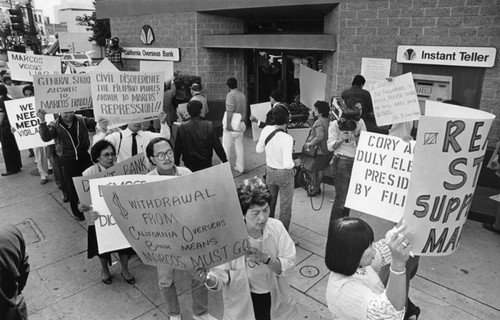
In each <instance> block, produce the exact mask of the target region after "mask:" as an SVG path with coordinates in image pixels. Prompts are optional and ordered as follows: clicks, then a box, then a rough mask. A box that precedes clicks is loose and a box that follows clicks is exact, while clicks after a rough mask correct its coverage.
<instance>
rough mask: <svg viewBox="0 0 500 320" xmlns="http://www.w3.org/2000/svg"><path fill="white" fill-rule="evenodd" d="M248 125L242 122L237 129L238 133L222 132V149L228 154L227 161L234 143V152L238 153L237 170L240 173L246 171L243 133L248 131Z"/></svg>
mask: <svg viewBox="0 0 500 320" xmlns="http://www.w3.org/2000/svg"><path fill="white" fill-rule="evenodd" d="M246 128H247V127H246V125H245V123H244V122H243V121H242V122H240V125H239V126H238V128H237V131H227V130H224V131H223V132H222V147H223V148H224V151H225V152H226V156H227V161H230V160H229V156H230V154H231V148H232V146H233V143H234V151H235V152H236V165H235V166H236V170H237V171H239V172H243V171H245V153H244V149H243V133H244V132H245V130H246Z"/></svg>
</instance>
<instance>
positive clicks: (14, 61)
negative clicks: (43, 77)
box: [7, 51, 61, 82]
mask: <svg viewBox="0 0 500 320" xmlns="http://www.w3.org/2000/svg"><path fill="white" fill-rule="evenodd" d="M7 55H8V58H9V62H7V65H8V66H9V69H10V73H11V77H12V79H13V80H18V81H30V82H31V81H33V76H34V75H35V74H53V73H61V58H60V57H54V56H45V55H34V54H26V53H20V52H14V51H7Z"/></svg>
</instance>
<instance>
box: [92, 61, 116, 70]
mask: <svg viewBox="0 0 500 320" xmlns="http://www.w3.org/2000/svg"><path fill="white" fill-rule="evenodd" d="M94 71H103V72H104V71H110V72H115V71H116V72H119V71H120V70H118V68H117V67H116V66H115V65H114V64H113V63H112V62H111V61H109V59H108V58H104V59H102V61H101V62H99V64H98V65H97V67H96V68H95V69H94Z"/></svg>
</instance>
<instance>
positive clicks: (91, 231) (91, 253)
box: [87, 225, 135, 262]
mask: <svg viewBox="0 0 500 320" xmlns="http://www.w3.org/2000/svg"><path fill="white" fill-rule="evenodd" d="M115 252H116V253H118V254H122V255H125V254H126V255H129V256H132V255H134V254H135V251H134V249H132V248H125V249H121V250H116V251H111V252H104V253H101V254H99V246H98V243H97V234H96V231H95V226H92V225H91V226H89V227H88V232H87V259H92V258H93V257H95V256H98V257H99V258H103V259H106V260H108V261H109V262H111V254H112V253H115Z"/></svg>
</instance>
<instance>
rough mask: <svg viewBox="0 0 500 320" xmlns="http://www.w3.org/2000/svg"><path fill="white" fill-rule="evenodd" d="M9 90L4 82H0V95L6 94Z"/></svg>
mask: <svg viewBox="0 0 500 320" xmlns="http://www.w3.org/2000/svg"><path fill="white" fill-rule="evenodd" d="M8 93H9V92H8V91H7V87H6V86H5V85H4V84H0V96H2V97H3V96H6V95H7V94H8Z"/></svg>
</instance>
